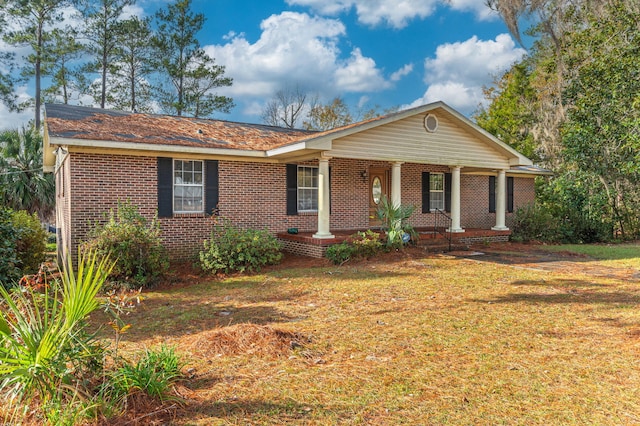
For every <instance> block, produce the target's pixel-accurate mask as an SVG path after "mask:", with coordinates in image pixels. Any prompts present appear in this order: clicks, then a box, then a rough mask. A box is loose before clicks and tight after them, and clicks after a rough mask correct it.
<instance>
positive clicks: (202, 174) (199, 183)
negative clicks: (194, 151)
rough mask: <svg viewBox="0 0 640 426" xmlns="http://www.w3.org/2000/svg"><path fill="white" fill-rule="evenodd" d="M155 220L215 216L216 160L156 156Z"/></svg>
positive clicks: (216, 205)
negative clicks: (189, 214)
mask: <svg viewBox="0 0 640 426" xmlns="http://www.w3.org/2000/svg"><path fill="white" fill-rule="evenodd" d="M157 165H158V217H172V216H173V214H174V213H205V214H207V215H211V214H217V207H218V193H219V191H218V187H219V178H218V161H216V160H207V161H201V160H176V159H173V158H165V157H158V160H157Z"/></svg>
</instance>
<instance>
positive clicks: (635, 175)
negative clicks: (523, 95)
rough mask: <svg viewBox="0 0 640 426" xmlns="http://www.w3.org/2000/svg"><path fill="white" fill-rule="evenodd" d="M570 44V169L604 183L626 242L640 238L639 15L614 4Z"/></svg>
mask: <svg viewBox="0 0 640 426" xmlns="http://www.w3.org/2000/svg"><path fill="white" fill-rule="evenodd" d="M605 12H606V13H605V14H604V15H603V14H594V13H591V14H590V15H589V16H588V21H587V24H586V25H584V26H582V25H581V26H580V29H579V30H576V31H574V32H572V33H571V34H570V35H569V36H568V37H567V40H566V46H567V49H566V50H565V53H564V56H565V62H566V63H567V64H568V67H567V69H568V70H569V71H567V76H566V81H567V82H568V83H567V85H566V87H565V89H564V91H563V97H564V100H565V102H566V104H567V107H568V110H567V120H566V121H565V123H564V125H563V127H562V135H563V146H564V154H565V155H564V160H565V162H566V167H567V168H577V169H580V170H582V171H585V172H588V175H587V176H586V177H587V179H588V180H589V181H590V182H591V183H592V182H593V181H595V182H598V183H599V185H598V186H599V191H598V192H600V193H602V194H605V195H606V200H607V203H608V205H607V209H606V210H605V211H604V212H603V213H605V214H606V213H607V212H609V215H610V217H611V219H612V221H613V222H614V223H615V224H616V226H617V231H618V232H619V233H620V234H621V235H622V236H623V237H625V236H626V237H633V238H637V237H638V236H640V219H639V216H640V187H639V186H638V182H640V155H639V154H638V153H639V152H640V71H639V70H638V58H639V57H640V43H639V40H640V8H638V4H637V3H636V4H635V5H634V4H633V2H626V1H623V0H611V1H609V2H608V4H607V6H606V10H605Z"/></svg>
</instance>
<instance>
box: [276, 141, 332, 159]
mask: <svg viewBox="0 0 640 426" xmlns="http://www.w3.org/2000/svg"><path fill="white" fill-rule="evenodd" d="M332 140H333V138H326V139H319V140H313V141H304V142H295V143H292V144H290V145H285V146H281V147H278V148H274V149H270V150H268V151H266V153H265V154H266V156H267V157H276V156H280V155H286V154H293V153H296V152H299V151H304V150H307V149H312V150H316V151H328V150H330V149H331V146H332Z"/></svg>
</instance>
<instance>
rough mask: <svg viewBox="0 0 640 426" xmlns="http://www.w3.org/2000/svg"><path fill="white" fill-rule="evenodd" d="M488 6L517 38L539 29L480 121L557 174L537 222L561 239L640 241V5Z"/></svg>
mask: <svg viewBox="0 0 640 426" xmlns="http://www.w3.org/2000/svg"><path fill="white" fill-rule="evenodd" d="M487 3H488V5H489V6H490V7H492V8H494V9H495V10H497V11H498V12H499V14H500V15H501V16H502V18H503V19H504V21H505V22H506V24H507V25H508V27H509V29H510V30H511V32H512V33H513V35H514V36H515V37H516V38H517V39H518V40H521V29H520V28H519V23H520V22H522V21H523V18H526V21H527V22H533V25H532V26H531V27H530V28H527V29H526V30H525V34H526V35H528V36H531V37H533V39H534V40H535V41H534V43H533V46H532V47H530V49H529V51H528V55H526V57H524V58H523V59H522V60H521V61H520V62H518V63H516V64H514V65H513V66H512V67H511V69H510V70H508V71H507V72H506V73H505V74H504V75H502V76H500V77H499V78H498V79H497V81H496V84H495V86H494V87H493V88H487V89H486V91H485V95H486V98H487V99H488V101H489V104H488V106H487V107H486V108H482V109H481V110H480V111H478V113H477V114H476V115H475V119H476V120H477V123H478V124H479V125H480V126H482V127H484V128H485V129H486V130H488V131H489V132H491V133H493V134H495V135H496V136H498V137H499V138H500V139H502V140H503V141H505V142H507V143H509V144H511V145H512V146H514V147H515V148H517V149H519V150H520V151H521V152H523V153H524V154H525V155H527V156H529V157H530V158H533V159H534V160H536V162H538V163H539V164H541V165H543V166H546V167H548V168H550V169H551V170H553V171H554V173H555V175H554V176H553V177H552V178H550V179H547V180H544V181H541V182H539V188H538V189H539V190H538V198H539V200H538V201H539V202H538V205H539V209H538V210H537V213H538V217H537V219H536V217H532V218H530V219H532V220H542V219H541V218H547V219H548V220H552V219H553V220H556V221H557V222H558V223H559V227H560V229H561V230H562V232H560V233H557V234H556V235H555V237H556V238H557V239H560V240H562V239H564V240H573V241H591V240H596V241H597V240H602V239H607V238H611V237H612V236H619V237H622V238H638V237H640V187H639V185H638V182H640V68H639V67H638V58H640V5H639V2H638V0H598V1H595V0H489V1H488V2H487ZM532 213H536V212H533V211H532ZM533 216H535V214H533ZM547 228H549V227H547Z"/></svg>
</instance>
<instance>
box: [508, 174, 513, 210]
mask: <svg viewBox="0 0 640 426" xmlns="http://www.w3.org/2000/svg"><path fill="white" fill-rule="evenodd" d="M507 211H508V212H509V213H513V178H512V177H508V178H507Z"/></svg>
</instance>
